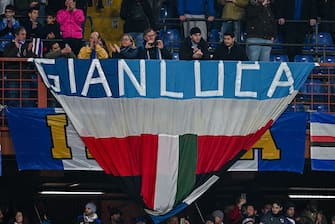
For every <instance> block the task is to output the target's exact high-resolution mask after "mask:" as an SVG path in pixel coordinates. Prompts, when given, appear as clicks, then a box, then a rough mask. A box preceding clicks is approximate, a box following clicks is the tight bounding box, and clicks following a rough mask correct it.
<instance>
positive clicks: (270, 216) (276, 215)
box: [261, 202, 286, 224]
mask: <svg viewBox="0 0 335 224" xmlns="http://www.w3.org/2000/svg"><path fill="white" fill-rule="evenodd" d="M282 210H283V206H282V205H281V203H280V202H273V203H272V208H271V212H268V213H267V214H266V215H264V216H263V217H262V220H261V223H262V224H285V223H286V221H285V216H284V215H283V214H282Z"/></svg>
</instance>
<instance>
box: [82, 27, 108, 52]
mask: <svg viewBox="0 0 335 224" xmlns="http://www.w3.org/2000/svg"><path fill="white" fill-rule="evenodd" d="M78 58H80V59H95V58H98V59H107V58H108V52H107V51H106V49H105V48H104V44H103V41H102V39H101V37H100V34H99V33H98V32H92V33H91V35H90V43H89V45H87V46H85V47H82V48H81V49H80V52H79V54H78Z"/></svg>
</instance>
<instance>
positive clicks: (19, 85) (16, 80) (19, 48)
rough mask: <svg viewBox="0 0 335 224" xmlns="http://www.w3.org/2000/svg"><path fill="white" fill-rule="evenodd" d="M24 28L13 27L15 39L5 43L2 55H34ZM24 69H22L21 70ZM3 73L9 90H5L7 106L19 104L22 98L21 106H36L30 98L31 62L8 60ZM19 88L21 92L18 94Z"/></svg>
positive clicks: (15, 56)
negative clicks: (20, 62)
mask: <svg viewBox="0 0 335 224" xmlns="http://www.w3.org/2000/svg"><path fill="white" fill-rule="evenodd" d="M26 35H27V32H26V29H25V28H24V27H22V26H20V27H18V28H16V29H15V39H14V40H13V42H11V43H9V44H7V45H6V47H5V50H4V57H9V58H10V57H12V58H31V57H36V55H35V54H34V53H33V52H32V47H33V45H32V43H31V42H30V43H27V42H26ZM20 68H21V69H24V70H21V71H19V70H20ZM6 69H10V71H6V70H5V71H6V73H5V77H6V79H5V86H6V88H8V89H9V90H8V91H6V95H7V98H8V100H7V101H6V102H5V103H6V105H8V106H19V105H20V100H22V105H23V106H28V107H33V106H36V101H34V99H32V98H31V91H30V90H31V88H32V81H33V80H32V75H33V72H31V71H30V70H31V69H32V64H29V63H25V64H23V63H22V64H19V63H17V62H8V63H7V64H6ZM20 89H21V90H22V94H21V95H20Z"/></svg>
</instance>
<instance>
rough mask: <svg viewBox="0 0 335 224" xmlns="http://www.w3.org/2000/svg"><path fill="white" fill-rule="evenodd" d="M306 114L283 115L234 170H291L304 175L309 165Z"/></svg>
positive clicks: (234, 166)
mask: <svg viewBox="0 0 335 224" xmlns="http://www.w3.org/2000/svg"><path fill="white" fill-rule="evenodd" d="M307 117H308V114H307V113H305V112H286V113H283V114H282V115H281V116H280V117H279V118H278V120H277V121H276V122H275V123H274V124H273V125H272V127H271V128H270V129H269V130H268V131H267V132H265V134H264V135H263V136H262V137H261V138H260V139H259V140H258V141H257V142H256V144H255V145H253V146H252V148H251V150H249V151H248V152H246V154H245V155H243V156H242V158H241V159H240V160H239V161H237V162H236V163H235V164H234V165H233V166H232V167H231V168H230V171H288V172H298V173H302V172H303V170H304V164H305V147H306V125H307Z"/></svg>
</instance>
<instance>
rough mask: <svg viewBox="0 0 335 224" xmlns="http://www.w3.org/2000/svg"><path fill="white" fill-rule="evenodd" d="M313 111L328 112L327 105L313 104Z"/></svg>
mask: <svg viewBox="0 0 335 224" xmlns="http://www.w3.org/2000/svg"><path fill="white" fill-rule="evenodd" d="M312 109H313V110H316V111H317V112H328V105H327V104H313V107H312Z"/></svg>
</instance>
